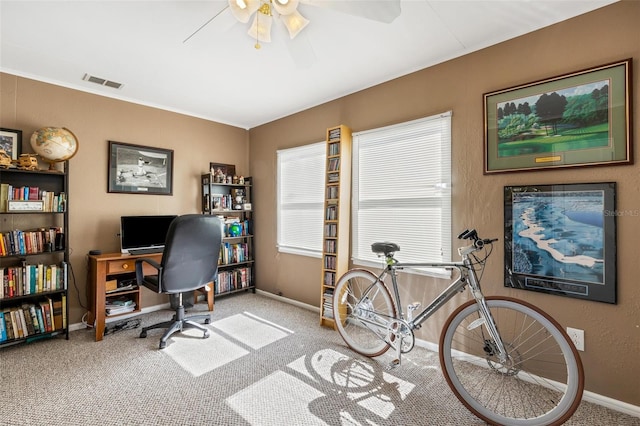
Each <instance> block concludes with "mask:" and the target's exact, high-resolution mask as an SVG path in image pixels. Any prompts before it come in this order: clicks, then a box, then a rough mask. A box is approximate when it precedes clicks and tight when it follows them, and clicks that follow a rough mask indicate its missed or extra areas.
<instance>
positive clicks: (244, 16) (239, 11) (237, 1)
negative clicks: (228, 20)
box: [229, 0, 260, 23]
mask: <svg viewBox="0 0 640 426" xmlns="http://www.w3.org/2000/svg"><path fill="white" fill-rule="evenodd" d="M259 7H260V0H229V10H231V14H232V15H233V17H234V18H236V19H237V20H238V21H240V22H242V23H246V22H249V18H250V17H251V15H252V14H253V13H254V12H255V11H256V10H258V8H259Z"/></svg>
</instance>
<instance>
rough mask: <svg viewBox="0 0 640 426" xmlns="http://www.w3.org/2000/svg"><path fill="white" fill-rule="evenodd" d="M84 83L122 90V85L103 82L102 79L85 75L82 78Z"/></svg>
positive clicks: (113, 82)
mask: <svg viewBox="0 0 640 426" xmlns="http://www.w3.org/2000/svg"><path fill="white" fill-rule="evenodd" d="M82 79H83V80H84V81H90V82H91V83H96V84H99V85H101V86H107V87H113V88H114V89H120V88H122V83H116V82H115V81H110V80H105V79H104V78H100V77H96V76H93V75H89V74H85V75H84V77H82Z"/></svg>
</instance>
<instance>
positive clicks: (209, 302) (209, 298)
mask: <svg viewBox="0 0 640 426" xmlns="http://www.w3.org/2000/svg"><path fill="white" fill-rule="evenodd" d="M207 287H209V291H207V305H209V312H211V311H213V283H212V282H211V283H209V284H207Z"/></svg>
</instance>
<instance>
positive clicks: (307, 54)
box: [286, 31, 316, 69]
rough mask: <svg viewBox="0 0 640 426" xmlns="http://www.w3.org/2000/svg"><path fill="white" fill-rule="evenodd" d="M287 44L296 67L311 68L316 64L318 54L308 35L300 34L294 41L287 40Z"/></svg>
mask: <svg viewBox="0 0 640 426" xmlns="http://www.w3.org/2000/svg"><path fill="white" fill-rule="evenodd" d="M286 44H287V49H288V50H289V54H290V55H291V58H292V59H293V62H294V63H295V64H296V67H298V68H300V69H305V68H311V66H312V65H313V64H314V63H315V62H316V53H315V51H314V50H313V46H312V45H311V41H310V40H309V37H308V36H307V33H305V32H304V31H302V32H301V33H300V34H298V35H297V36H296V38H294V39H293V40H287V41H286Z"/></svg>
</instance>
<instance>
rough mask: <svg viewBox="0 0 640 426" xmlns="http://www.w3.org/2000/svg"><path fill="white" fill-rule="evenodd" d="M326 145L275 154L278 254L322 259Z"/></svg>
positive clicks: (292, 149) (316, 144)
mask: <svg viewBox="0 0 640 426" xmlns="http://www.w3.org/2000/svg"><path fill="white" fill-rule="evenodd" d="M325 156H326V144H325V142H318V143H313V144H309V145H305V146H301V147H296V148H289V149H283V150H279V151H277V170H278V177H277V181H278V191H277V193H278V195H277V196H278V202H277V205H278V211H277V215H278V219H277V245H278V250H279V251H281V252H288V253H296V254H306V255H313V256H321V254H322V230H323V227H322V224H323V222H322V218H323V216H322V213H323V209H324V198H323V197H324V179H325Z"/></svg>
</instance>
